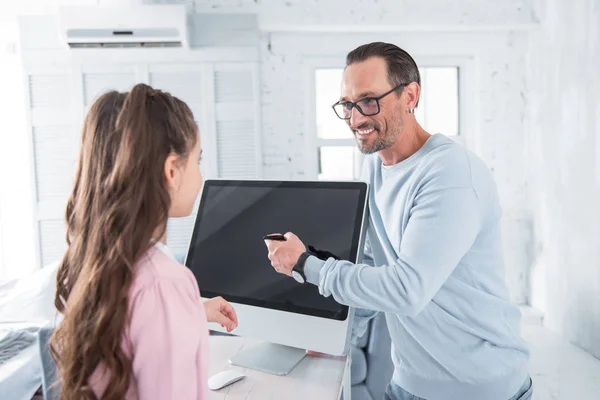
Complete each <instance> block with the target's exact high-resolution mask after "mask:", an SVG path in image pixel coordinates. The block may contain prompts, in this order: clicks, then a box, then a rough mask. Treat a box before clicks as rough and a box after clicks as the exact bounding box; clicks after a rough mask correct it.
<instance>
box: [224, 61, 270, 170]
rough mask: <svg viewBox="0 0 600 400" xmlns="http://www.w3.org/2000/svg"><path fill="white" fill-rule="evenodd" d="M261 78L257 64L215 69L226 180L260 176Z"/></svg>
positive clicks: (232, 65)
mask: <svg viewBox="0 0 600 400" xmlns="http://www.w3.org/2000/svg"><path fill="white" fill-rule="evenodd" d="M258 80H259V76H258V68H257V65H256V64H255V63H229V64H217V65H215V67H214V99H215V113H214V114H215V120H216V121H215V136H216V150H217V153H218V174H219V177H220V178H226V179H256V178H259V177H260V176H261V170H262V168H261V167H262V155H261V154H262V152H261V140H260V98H259V94H258V92H259V89H258V88H259V81H258Z"/></svg>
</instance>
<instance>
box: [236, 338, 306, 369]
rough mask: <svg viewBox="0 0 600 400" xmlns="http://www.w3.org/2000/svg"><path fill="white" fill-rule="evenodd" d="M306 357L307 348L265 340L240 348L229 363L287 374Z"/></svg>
mask: <svg viewBox="0 0 600 400" xmlns="http://www.w3.org/2000/svg"><path fill="white" fill-rule="evenodd" d="M304 357H306V350H302V349H297V348H295V347H288V346H284V345H281V344H275V343H267V342H264V343H260V344H258V345H255V346H252V347H249V348H247V349H243V350H240V351H239V352H238V353H237V354H236V355H234V356H233V357H231V359H230V360H229V363H230V364H232V365H237V366H238V367H243V368H250V369H255V370H258V371H262V372H267V373H269V374H273V375H287V374H289V373H290V372H291V371H292V370H293V369H294V367H295V366H296V365H298V364H299V363H300V361H302V360H303V359H304Z"/></svg>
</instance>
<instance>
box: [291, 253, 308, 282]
mask: <svg viewBox="0 0 600 400" xmlns="http://www.w3.org/2000/svg"><path fill="white" fill-rule="evenodd" d="M310 256H312V254H311V253H309V252H308V251H305V252H304V253H302V254H300V257H298V261H296V264H295V265H294V268H292V270H293V271H296V272H298V273H299V274H300V275H301V276H302V278H304V280H306V275H305V274H304V264H306V259H307V258H308V257H310Z"/></svg>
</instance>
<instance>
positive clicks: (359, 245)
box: [184, 179, 368, 321]
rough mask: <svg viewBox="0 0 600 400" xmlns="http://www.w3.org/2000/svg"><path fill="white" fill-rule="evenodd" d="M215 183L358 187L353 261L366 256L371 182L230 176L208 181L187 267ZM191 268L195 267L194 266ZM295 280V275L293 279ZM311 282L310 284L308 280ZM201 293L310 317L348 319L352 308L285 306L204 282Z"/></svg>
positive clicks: (196, 221)
mask: <svg viewBox="0 0 600 400" xmlns="http://www.w3.org/2000/svg"><path fill="white" fill-rule="evenodd" d="M211 186H217V187H268V188H278V187H282V188H296V189H298V188H308V189H314V188H318V189H348V190H358V191H359V195H358V196H359V198H358V205H357V208H356V212H355V222H354V230H353V233H352V246H351V249H350V260H349V261H351V262H353V263H358V262H360V260H361V258H362V250H363V245H364V243H363V242H364V234H365V232H364V227H365V221H366V217H367V203H368V185H367V184H366V183H365V182H354V181H282V180H230V179H208V180H206V181H205V182H204V185H203V188H202V193H201V197H200V202H199V205H198V210H197V214H196V219H195V221H194V228H193V230H192V236H191V239H190V244H189V246H188V251H187V255H186V259H185V263H184V264H185V266H186V267H187V268H190V267H189V265H188V263H189V262H190V261H191V260H192V259H193V256H194V250H195V249H194V246H192V244H193V243H195V242H196V237H197V235H198V227H199V225H200V223H201V219H202V211H203V209H204V206H205V204H206V196H207V193H208V190H207V188H209V187H211ZM190 270H191V268H190ZM290 279H292V278H290ZM306 284H307V285H310V283H306ZM198 286H199V289H200V293H201V296H202V297H203V298H213V297H219V296H220V297H223V298H224V299H225V300H227V301H229V302H232V303H237V304H243V305H246V306H252V307H261V308H266V309H271V310H277V311H283V312H289V313H295V314H301V315H306V316H309V317H320V318H325V319H330V320H337V321H345V320H346V319H347V318H348V315H349V307H348V306H346V305H343V304H341V307H342V308H341V310H340V311H335V312H334V311H327V310H321V309H314V308H309V307H300V306H295V305H282V304H280V303H273V302H269V301H264V300H256V299H251V298H247V297H240V296H231V295H229V294H224V293H217V292H211V291H208V290H202V287H201V282H198Z"/></svg>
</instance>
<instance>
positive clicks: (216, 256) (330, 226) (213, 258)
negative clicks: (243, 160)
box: [186, 180, 367, 320]
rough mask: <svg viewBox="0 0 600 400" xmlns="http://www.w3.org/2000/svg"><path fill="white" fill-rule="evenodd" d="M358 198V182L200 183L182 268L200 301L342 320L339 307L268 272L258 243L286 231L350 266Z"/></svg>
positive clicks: (362, 187) (362, 195)
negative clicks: (189, 274)
mask: <svg viewBox="0 0 600 400" xmlns="http://www.w3.org/2000/svg"><path fill="white" fill-rule="evenodd" d="M366 192H367V185H366V184H364V183H360V182H264V181H221V180H213V181H207V182H206V183H205V186H204V190H203V192H202V197H201V200H200V206H199V209H198V216H197V218H196V224H195V226H194V231H193V234H192V239H191V243H190V248H189V251H188V256H187V259H186V265H187V267H188V268H190V269H191V271H192V272H193V273H194V275H195V276H196V279H197V280H198V285H199V287H200V292H201V294H202V296H203V297H205V298H210V297H215V296H223V297H224V298H225V299H227V300H228V301H233V302H236V303H241V304H248V305H252V306H259V307H266V308H271V309H276V310H283V311H289V312H294V313H300V314H306V315H312V316H318V317H324V318H331V319H337V320H345V319H346V317H347V315H348V307H347V306H342V305H340V304H339V303H337V302H336V301H335V300H334V299H333V297H331V296H330V297H327V298H326V297H323V296H321V295H320V294H319V290H318V288H317V286H315V285H312V284H309V283H306V284H300V283H298V282H296V281H295V280H294V279H293V278H290V277H288V276H286V275H282V274H279V273H277V272H276V271H275V270H274V269H273V267H272V266H271V263H270V261H269V259H268V258H267V248H266V246H265V243H264V241H263V236H264V235H267V234H270V233H286V232H288V231H291V232H293V233H295V234H296V235H298V236H299V237H300V239H301V240H302V241H303V242H304V244H305V245H312V246H314V247H315V248H317V249H319V250H327V251H330V252H332V253H334V254H335V255H337V256H338V257H340V258H341V259H344V260H350V261H352V262H356V261H357V260H356V258H357V255H358V250H359V244H360V241H361V240H360V238H361V229H362V220H363V214H364V210H365V201H366Z"/></svg>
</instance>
